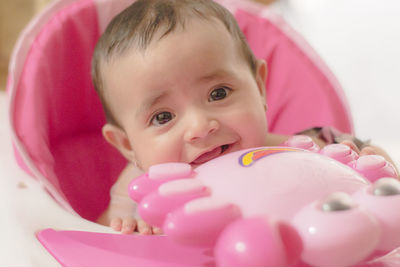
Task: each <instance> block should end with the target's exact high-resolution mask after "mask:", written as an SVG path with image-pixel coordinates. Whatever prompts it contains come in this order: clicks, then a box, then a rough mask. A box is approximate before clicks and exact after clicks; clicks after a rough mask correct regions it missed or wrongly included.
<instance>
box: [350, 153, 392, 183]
mask: <svg viewBox="0 0 400 267" xmlns="http://www.w3.org/2000/svg"><path fill="white" fill-rule="evenodd" d="M348 165H349V166H350V167H352V168H353V169H354V170H356V171H357V172H359V173H361V174H362V175H363V176H364V177H365V178H367V179H368V180H369V181H371V182H375V181H376V180H378V179H379V178H382V177H393V178H397V177H398V174H397V171H396V169H395V168H394V166H393V165H392V164H391V163H390V162H388V161H387V160H385V158H384V157H382V156H379V155H366V156H361V157H360V158H358V159H357V160H355V161H351V162H349V164H348Z"/></svg>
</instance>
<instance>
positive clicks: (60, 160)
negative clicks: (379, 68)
mask: <svg viewBox="0 0 400 267" xmlns="http://www.w3.org/2000/svg"><path fill="white" fill-rule="evenodd" d="M131 2H132V0H118V1H115V0H58V1H54V2H53V3H52V4H51V5H50V6H49V7H48V8H47V9H46V10H45V11H44V12H42V13H41V14H39V15H38V16H37V17H36V18H35V19H34V20H33V21H32V22H31V23H30V24H29V25H28V27H27V28H26V29H25V31H24V32H23V34H22V35H21V37H20V39H19V41H18V43H17V46H16V49H15V51H14V54H13V57H12V61H11V65H10V74H9V81H8V92H9V95H10V121H11V128H12V132H13V137H14V140H13V143H14V145H15V151H16V157H17V160H18V162H19V164H20V166H21V167H22V168H23V169H24V170H26V171H27V172H28V173H30V174H31V175H32V176H33V177H34V178H35V179H37V180H38V181H39V182H41V183H43V185H44V188H45V189H46V190H47V191H48V192H49V193H50V194H51V195H52V196H53V197H54V198H55V199H56V200H57V201H58V202H59V203H60V204H61V205H62V206H63V207H65V208H66V209H68V210H70V211H71V212H75V213H77V214H79V215H80V216H82V217H83V218H86V219H89V220H96V219H97V217H98V216H99V215H100V214H101V213H102V211H103V210H104V209H105V208H106V207H107V205H108V201H109V198H110V197H109V189H110V187H111V186H112V184H113V183H114V181H115V180H116V178H117V177H118V175H119V173H120V171H121V170H122V168H123V167H124V165H125V164H126V160H125V159H123V158H122V157H121V156H120V155H119V154H118V152H117V151H116V150H114V149H113V148H111V147H110V146H109V145H108V144H107V143H106V142H105V141H104V140H103V137H102V135H101V127H102V125H103V124H104V123H105V116H104V113H103V111H102V108H101V104H100V101H99V99H98V98H97V95H96V93H95V91H94V89H93V86H92V83H91V78H90V62H91V56H92V52H93V49H94V46H95V44H96V41H97V39H98V38H99V36H100V34H101V33H102V32H103V30H104V29H105V27H106V25H107V23H108V22H109V21H110V20H111V18H112V17H113V16H114V15H115V14H116V13H117V12H119V11H120V10H122V9H123V8H124V7H126V6H127V5H129V4H130V3H131ZM218 2H220V3H221V4H223V5H224V6H226V7H227V8H228V9H229V10H230V11H231V12H233V14H235V17H236V18H237V20H238V22H239V25H240V27H241V29H242V30H243V32H244V34H245V35H246V37H247V39H248V42H249V44H250V46H251V47H252V49H253V51H254V53H255V54H256V56H257V57H258V58H263V59H265V60H266V61H267V63H268V69H269V74H268V79H267V82H266V88H267V103H268V107H269V109H268V113H267V117H268V122H269V129H270V131H272V132H274V133H281V134H294V133H296V132H298V131H301V130H304V129H306V128H310V127H314V126H334V127H336V128H338V129H339V130H341V131H343V132H347V133H351V132H352V131H353V128H352V121H351V117H350V113H349V109H348V106H347V103H346V100H345V98H344V94H343V92H342V89H341V87H340V86H339V84H338V83H337V81H336V80H335V78H334V77H333V75H332V74H331V72H330V71H329V70H328V68H327V67H326V66H325V65H324V63H323V62H322V61H321V60H320V59H319V57H318V56H317V55H316V54H315V52H314V51H313V50H312V49H311V48H310V47H309V46H308V45H307V44H306V42H305V41H304V40H303V39H302V38H301V37H300V36H299V35H298V34H296V33H295V32H294V31H293V30H291V29H290V27H288V25H287V24H285V22H284V21H282V19H281V18H279V17H278V16H277V15H274V14H273V13H271V12H270V11H269V10H268V8H267V7H265V6H262V5H259V4H256V3H254V2H250V1H246V0H218Z"/></svg>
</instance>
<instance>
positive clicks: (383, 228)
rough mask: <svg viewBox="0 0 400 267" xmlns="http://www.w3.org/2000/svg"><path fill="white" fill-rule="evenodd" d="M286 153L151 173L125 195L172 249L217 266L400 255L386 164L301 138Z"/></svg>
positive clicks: (261, 151)
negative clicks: (203, 254)
mask: <svg viewBox="0 0 400 267" xmlns="http://www.w3.org/2000/svg"><path fill="white" fill-rule="evenodd" d="M285 145H287V146H286V147H260V148H254V149H248V150H242V151H237V152H233V153H230V154H227V155H224V156H221V157H219V158H217V159H214V160H211V161H209V162H207V163H205V164H203V165H202V166H200V167H198V168H196V169H195V170H191V168H190V165H188V164H184V163H165V164H160V165H156V166H152V167H151V168H150V169H149V172H148V173H147V174H144V175H142V176H141V177H139V178H137V179H134V180H133V181H132V182H131V184H130V195H131V197H132V198H133V199H134V200H135V201H137V202H139V213H140V215H141V216H142V218H143V219H144V220H145V221H147V222H148V223H150V224H153V225H156V226H159V227H163V230H164V232H165V234H166V235H167V237H168V238H170V239H171V240H174V241H176V242H177V243H179V244H180V245H184V246H185V245H186V246H189V247H191V246H194V247H204V248H211V249H214V256H215V261H216V264H217V266H237V267H241V266H243V267H244V266H246V267H252V266H274V267H279V266H307V265H311V266H336V267H337V266H354V265H357V266H361V265H362V264H366V263H367V262H371V261H372V260H374V261H375V262H377V261H378V262H379V259H384V258H385V256H383V257H382V255H384V254H385V253H387V252H390V251H392V250H394V249H396V248H397V247H399V246H400V224H399V223H398V222H399V221H400V210H399V209H395V208H393V207H398V206H400V182H399V181H398V180H396V179H393V177H397V173H396V171H395V169H394V167H393V166H392V165H391V164H390V163H388V162H386V161H385V160H384V159H383V158H381V157H379V156H361V157H358V155H357V154H356V153H354V151H352V150H351V149H349V148H348V147H347V146H345V145H339V144H335V145H329V146H326V147H325V148H324V149H322V150H320V149H319V147H318V146H317V145H316V144H314V143H313V142H312V140H311V139H310V138H308V137H305V136H295V137H293V138H292V139H290V140H288V142H286V143H285ZM382 177H384V178H382ZM390 177H392V178H390ZM380 178H382V179H380ZM368 179H371V180H372V181H375V180H377V181H376V182H375V183H374V184H371V182H370V181H369V180H368ZM380 257H381V258H380Z"/></svg>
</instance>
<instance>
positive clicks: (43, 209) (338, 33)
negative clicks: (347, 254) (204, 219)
mask: <svg viewBox="0 0 400 267" xmlns="http://www.w3.org/2000/svg"><path fill="white" fill-rule="evenodd" d="M274 9H275V10H276V11H277V12H279V13H281V14H282V15H283V16H284V17H285V18H286V19H287V20H288V21H289V22H290V23H291V24H292V26H293V27H294V28H295V29H296V30H297V31H299V32H300V33H302V34H303V36H305V37H306V39H307V40H308V41H309V43H310V44H311V45H312V46H313V47H314V48H315V49H316V50H317V51H318V53H319V54H320V55H321V56H322V57H323V58H324V60H325V61H326V63H327V64H328V65H329V66H330V68H331V69H332V70H333V72H334V73H335V74H336V76H337V77H338V79H339V81H340V83H341V84H342V85H343V87H344V89H345V92H346V95H347V97H348V98H349V102H350V106H351V109H352V113H353V118H354V124H355V130H356V133H357V135H358V136H359V137H361V138H364V139H369V138H371V139H372V141H373V142H374V143H376V144H379V145H380V146H382V147H383V148H385V149H386V150H387V151H388V152H389V153H390V154H391V155H392V157H393V159H394V160H395V162H396V164H397V165H398V166H399V165H400V139H399V136H400V119H399V114H400V107H399V99H400V16H399V14H400V1H398V0H382V1H376V0H288V1H282V2H279V3H277V4H276V5H275V6H274ZM6 113H7V103H6V96H5V93H4V92H0V211H1V220H0V229H1V237H0V248H1V249H0V265H1V266H41V267H42V266H57V263H56V262H55V261H54V259H53V258H52V257H51V256H49V254H48V253H47V252H46V251H45V250H44V249H43V248H42V246H41V245H40V244H39V243H38V241H37V240H36V238H35V236H34V233H35V232H36V231H38V230H39V229H43V228H47V227H52V228H56V229H64V230H67V229H81V230H85V229H86V230H88V229H91V230H94V231H103V232H104V231H108V230H107V229H106V228H105V227H101V226H98V225H95V224H93V223H90V222H87V221H84V220H81V219H79V218H77V217H75V216H73V215H70V214H68V213H66V212H65V211H64V210H62V209H61V208H60V207H58V206H57V204H55V203H54V201H53V200H52V199H51V198H50V197H49V196H48V195H47V194H46V193H44V192H43V191H42V190H41V189H40V187H39V185H38V184H37V183H35V182H34V181H33V180H32V179H31V178H30V177H28V176H27V175H26V174H25V173H24V172H22V171H21V170H20V169H19V168H18V166H17V165H16V163H15V161H14V157H13V153H12V147H11V143H10V134H9V126H8V118H7V114H6ZM21 182H23V183H25V184H26V185H27V187H26V188H19V186H18V185H19V184H20V183H21Z"/></svg>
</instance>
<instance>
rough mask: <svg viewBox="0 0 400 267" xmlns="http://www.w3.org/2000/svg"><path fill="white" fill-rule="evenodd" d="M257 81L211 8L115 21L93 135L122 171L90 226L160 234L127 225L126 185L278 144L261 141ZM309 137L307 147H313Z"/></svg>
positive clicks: (171, 6) (263, 124) (228, 26)
mask: <svg viewBox="0 0 400 267" xmlns="http://www.w3.org/2000/svg"><path fill="white" fill-rule="evenodd" d="M266 76H267V66H266V63H265V62H264V61H263V60H259V59H256V58H255V56H254V55H253V53H252V51H251V50H250V48H249V46H248V45H247V43H246V41H245V38H244V36H243V34H242V32H241V31H240V29H239V27H238V25H237V23H236V21H235V19H234V17H233V16H232V15H231V14H230V13H229V11H227V10H226V9H225V8H223V7H221V6H220V5H219V4H217V3H215V2H213V1H210V0H138V1H136V2H135V3H133V4H132V5H131V6H130V7H128V8H127V9H125V10H124V11H123V12H122V13H120V14H119V15H118V16H116V17H115V18H114V19H113V20H112V22H111V23H110V24H109V26H108V27H107V29H106V31H105V33H104V34H103V35H102V37H101V38H100V40H99V42H98V44H97V46H96V49H95V53H94V56H93V65H92V78H93V82H94V85H95V88H96V90H97V92H98V94H99V96H100V98H101V101H102V104H103V107H104V110H105V113H106V117H107V124H106V125H104V127H103V135H104V137H105V139H106V140H107V141H108V142H109V143H110V144H111V145H113V146H114V147H115V148H117V149H118V150H119V151H120V152H121V153H122V155H123V156H125V158H126V159H127V160H128V161H129V162H130V164H129V165H128V166H127V168H126V169H125V170H124V171H123V172H122V173H121V175H120V177H119V179H118V181H117V182H116V184H115V185H114V186H113V188H112V190H111V202H110V205H109V207H108V209H107V210H106V211H105V212H104V214H103V215H102V216H101V217H100V218H99V220H98V222H99V223H102V224H106V225H110V226H111V227H112V228H113V229H115V230H117V231H121V232H122V233H132V232H133V231H135V230H137V231H138V232H140V233H143V234H152V233H160V232H161V231H160V229H158V228H153V227H151V226H149V225H148V224H146V223H145V222H144V221H142V220H140V219H139V218H138V217H137V215H135V204H134V203H133V202H132V201H131V200H130V199H129V197H128V193H127V188H128V183H129V182H130V181H131V179H132V178H134V177H137V176H138V175H140V174H141V173H142V172H143V171H147V170H148V168H149V167H150V166H151V165H154V164H158V163H164V162H186V163H189V164H191V165H192V166H193V167H194V168H196V167H197V166H199V165H201V164H203V163H205V162H207V161H209V160H211V159H214V158H216V157H219V156H221V155H224V154H226V153H229V152H233V151H237V150H241V149H245V148H250V147H259V146H275V145H279V144H282V143H283V142H284V141H285V140H287V138H288V136H282V135H276V134H271V133H269V132H268V126H267V125H268V124H267V120H266V116H265V112H266V111H267V105H266V101H265V88H264V86H265V80H266ZM311 135H313V133H311ZM319 136H320V135H315V136H313V139H314V141H315V142H316V143H317V144H319V145H320V146H321V147H322V146H324V145H325V141H326V140H325V141H324V140H323V139H321V138H319ZM344 143H346V144H347V145H349V146H350V147H352V148H353V149H354V150H356V151H357V152H359V153H360V154H374V153H378V154H384V152H383V151H381V150H379V149H378V148H375V147H365V148H364V149H363V150H362V151H359V150H358V147H357V146H356V145H355V144H354V143H353V142H352V141H351V138H350V139H349V140H344ZM385 156H386V155H385Z"/></svg>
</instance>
